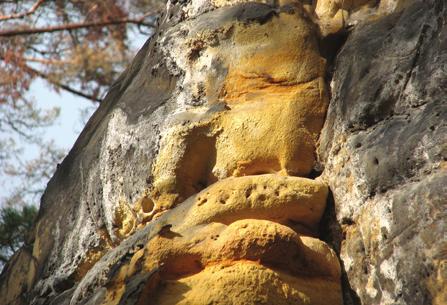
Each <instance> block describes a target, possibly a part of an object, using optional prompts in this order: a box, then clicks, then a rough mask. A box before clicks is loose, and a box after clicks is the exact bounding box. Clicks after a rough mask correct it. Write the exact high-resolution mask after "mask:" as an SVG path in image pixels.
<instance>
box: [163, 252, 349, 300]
mask: <svg viewBox="0 0 447 305" xmlns="http://www.w3.org/2000/svg"><path fill="white" fill-rule="evenodd" d="M236 287H237V288H236ZM341 303H342V300H341V289H340V286H339V285H338V283H335V282H333V281H329V280H325V279H322V278H312V277H310V278H307V277H292V276H290V275H288V274H287V273H285V272H281V271H276V270H272V269H269V268H266V267H264V266H262V265H259V264H257V263H255V262H244V261H238V262H235V263H232V264H217V265H213V266H209V267H207V268H206V269H204V271H203V272H200V273H198V274H194V275H191V276H188V277H185V278H181V279H178V280H171V281H167V282H166V283H165V285H164V286H163V288H161V289H160V290H159V291H158V294H157V296H156V298H155V301H154V304H160V305H171V304H178V305H180V304H181V305H186V304H188V305H193V304H194V305H201V304H272V305H283V304H284V305H285V304H294V305H297V304H314V305H320V304H321V305H323V304H324V305H327V304H341Z"/></svg>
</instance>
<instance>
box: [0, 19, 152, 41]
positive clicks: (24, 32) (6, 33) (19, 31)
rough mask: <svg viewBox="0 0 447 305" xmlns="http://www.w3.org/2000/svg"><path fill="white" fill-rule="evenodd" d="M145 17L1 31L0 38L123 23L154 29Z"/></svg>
mask: <svg viewBox="0 0 447 305" xmlns="http://www.w3.org/2000/svg"><path fill="white" fill-rule="evenodd" d="M145 17H146V15H143V16H142V17H140V18H121V19H114V20H105V21H93V22H78V23H68V24H62V25H54V26H48V27H43V28H30V27H27V28H22V29H11V30H2V31H0V37H11V36H18V35H30V34H41V33H53V32H60V31H70V30H76V29H83V28H91V27H102V26H108V25H118V24H124V23H133V24H139V25H145V26H148V27H155V24H153V23H147V22H144V21H143V20H144V19H145Z"/></svg>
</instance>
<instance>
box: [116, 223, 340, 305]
mask: <svg viewBox="0 0 447 305" xmlns="http://www.w3.org/2000/svg"><path fill="white" fill-rule="evenodd" d="M240 264H241V265H240ZM254 264H255V265H256V268H255V269H252V268H251V267H250V266H254ZM137 265H138V266H142V267H140V268H142V270H141V272H145V273H150V272H152V270H158V279H157V283H156V285H155V286H153V287H152V288H151V289H150V290H149V291H147V292H146V293H145V294H144V295H142V296H141V298H142V299H147V298H148V297H149V296H150V298H153V295H154V294H158V295H159V298H160V300H158V301H157V302H156V303H155V304H165V303H164V302H167V303H166V304H202V303H201V302H206V301H208V302H209V301H211V300H213V298H205V299H203V300H202V301H200V302H198V301H197V300H196V299H195V298H196V297H198V295H199V292H200V290H201V289H205V287H204V286H202V285H203V283H202V281H204V279H206V278H208V279H209V281H210V282H209V285H213V286H214V288H213V290H212V291H213V295H216V296H217V295H222V296H223V295H225V293H224V292H225V289H224V287H221V286H220V285H221V284H224V285H225V286H226V285H231V281H232V280H231V278H227V276H228V274H227V273H226V272H224V273H223V274H221V275H217V274H216V275H217V278H215V277H213V274H215V272H214V271H213V272H211V274H210V270H214V268H215V266H222V267H223V268H224V269H225V268H226V266H232V265H238V266H239V265H240V266H241V268H236V269H234V270H232V271H231V272H230V273H231V274H232V278H237V279H239V282H235V283H234V285H235V286H233V287H232V289H233V291H234V293H235V296H236V295H239V294H241V293H242V292H243V291H251V290H252V288H251V285H254V286H258V288H257V289H256V290H255V291H256V294H257V295H258V296H262V295H264V296H265V297H266V298H267V299H268V301H270V302H271V301H273V300H274V301H275V302H278V303H275V304H289V302H296V301H297V299H296V296H297V295H301V296H303V297H305V299H306V300H311V303H308V304H321V303H320V302H321V300H318V295H321V289H323V288H324V289H330V291H328V294H330V295H331V296H330V299H333V300H334V301H335V300H337V302H334V303H329V304H339V303H340V302H339V300H340V298H341V296H340V287H339V280H340V266H339V263H338V258H337V256H336V255H335V253H334V252H333V251H332V250H331V249H330V248H329V247H328V246H327V245H326V244H325V243H324V242H322V241H320V240H318V239H316V238H312V237H300V236H299V235H298V234H297V233H296V232H295V231H294V230H292V229H291V228H289V227H287V226H284V225H280V224H277V223H274V222H271V221H268V220H255V219H244V220H239V221H235V222H233V223H231V224H230V225H228V226H227V225H224V224H219V223H211V224H208V225H198V226H193V227H189V228H187V229H183V230H182V229H179V230H177V229H176V228H175V227H169V228H165V229H164V230H162V231H161V232H160V233H159V235H158V236H157V237H155V238H153V239H152V240H151V241H150V242H149V243H148V244H147V245H146V247H145V249H142V250H140V251H138V252H137V253H135V254H134V256H133V257H132V259H131V260H130V262H129V264H128V265H124V266H122V267H121V270H120V272H118V273H117V276H116V278H115V285H111V286H110V288H109V292H108V299H107V300H108V302H109V304H118V303H119V301H120V298H121V297H122V293H123V292H124V290H125V289H124V287H125V283H126V282H128V281H129V279H130V278H132V276H134V275H135V273H137V272H138V271H139V270H138V268H136V267H135V266H137ZM246 268H249V269H246ZM228 270H231V268H230V269H227V271H228ZM259 272H260V273H259ZM267 274H268V275H269V276H268V277H267V278H269V279H272V278H271V276H274V275H275V276H279V277H277V281H276V282H277V283H280V285H279V286H278V287H287V288H285V289H286V291H289V292H290V293H292V291H296V293H292V294H288V293H285V294H281V293H280V294H278V295H270V292H269V291H271V293H273V291H277V290H276V289H277V288H278V287H277V286H275V285H273V286H268V285H267V282H268V280H267V278H264V275H267ZM286 274H287V275H286ZM258 277H261V278H258ZM262 278H264V279H265V280H266V282H265V283H264V282H262V281H261V282H256V281H254V282H251V281H252V280H254V279H259V280H261V279H262ZM227 281H229V282H227ZM181 283H188V285H189V286H190V288H188V290H191V289H192V290H191V293H192V294H188V295H189V296H188V297H185V298H186V300H185V302H187V303H182V301H181V298H180V299H178V298H179V297H180V296H181V294H177V293H178V290H177V288H173V290H172V291H170V290H169V288H168V290H167V291H166V290H165V288H164V287H169V286H170V285H173V286H172V287H177V285H182V284H181ZM244 283H245V284H244ZM151 284H153V283H151ZM261 284H262V285H261ZM259 285H260V286H259ZM265 285H267V286H265ZM207 289H210V288H207ZM259 289H261V290H260V291H259ZM271 289H273V290H271ZM193 291H195V292H193ZM267 292H269V293H268V295H266V293H267ZM283 292H284V291H283ZM298 292H300V293H298ZM317 292H319V293H317ZM171 293H172V294H176V298H174V299H170V297H169V295H170V294H171ZM202 293H206V292H205V291H202ZM210 293H211V292H210ZM293 295H295V297H294V296H293ZM222 296H221V297H222ZM241 296H242V295H241ZM247 297H248V296H247ZM190 298H191V299H190ZM248 300H249V299H246V300H245V299H241V300H240V302H235V299H220V300H216V302H218V304H256V303H246V302H248ZM169 302H171V303H169ZM175 302H179V303H175ZM188 302H190V303H188ZM266 304H270V303H266ZM291 304H293V303H291Z"/></svg>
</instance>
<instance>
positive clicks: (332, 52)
mask: <svg viewBox="0 0 447 305" xmlns="http://www.w3.org/2000/svg"><path fill="white" fill-rule="evenodd" d="M349 34H350V28H345V29H342V30H340V31H339V32H337V33H333V34H329V35H327V36H326V37H323V38H322V39H321V40H320V53H321V55H322V56H323V57H324V58H325V59H326V61H327V63H326V82H327V84H329V83H330V81H331V80H332V75H333V74H334V71H335V59H336V58H337V55H338V53H339V52H340V50H341V48H342V47H343V46H344V44H345V43H346V40H347V39H348V37H349Z"/></svg>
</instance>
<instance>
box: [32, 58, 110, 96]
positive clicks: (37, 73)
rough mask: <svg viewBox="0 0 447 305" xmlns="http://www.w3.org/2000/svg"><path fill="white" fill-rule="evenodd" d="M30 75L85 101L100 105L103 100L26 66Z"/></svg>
mask: <svg viewBox="0 0 447 305" xmlns="http://www.w3.org/2000/svg"><path fill="white" fill-rule="evenodd" d="M24 68H25V69H26V70H27V71H28V72H29V73H32V74H34V75H37V76H39V77H41V78H43V79H45V80H47V81H48V82H50V83H51V84H53V85H54V86H56V87H59V88H61V89H64V90H65V91H68V92H70V93H73V94H75V95H78V96H80V97H83V98H85V99H88V100H90V101H93V102H98V103H100V102H101V101H102V100H101V99H100V98H98V97H96V96H93V95H89V94H85V93H84V92H81V91H79V90H77V89H75V88H73V87H70V86H68V85H65V84H62V83H61V82H58V81H56V80H53V79H51V77H49V76H48V75H46V74H45V73H42V72H40V71H38V70H36V69H34V68H31V67H30V66H25V67H24Z"/></svg>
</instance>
